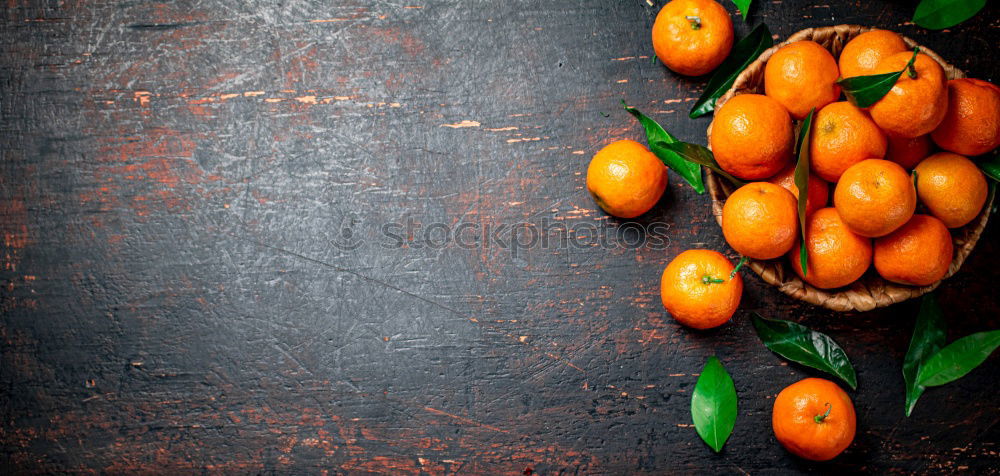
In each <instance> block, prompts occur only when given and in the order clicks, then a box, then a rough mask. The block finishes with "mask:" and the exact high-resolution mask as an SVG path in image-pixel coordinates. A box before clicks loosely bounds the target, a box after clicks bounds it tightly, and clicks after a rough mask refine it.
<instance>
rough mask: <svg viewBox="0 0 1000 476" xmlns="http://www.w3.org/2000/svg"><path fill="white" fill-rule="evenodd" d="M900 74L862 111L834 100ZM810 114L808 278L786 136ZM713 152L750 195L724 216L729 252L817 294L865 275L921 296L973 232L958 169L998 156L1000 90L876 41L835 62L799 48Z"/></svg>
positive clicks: (979, 183) (973, 193) (734, 105)
mask: <svg viewBox="0 0 1000 476" xmlns="http://www.w3.org/2000/svg"><path fill="white" fill-rule="evenodd" d="M911 59H912V62H911ZM901 70H903V71H904V74H902V75H900V76H899V79H898V80H897V81H896V83H895V85H894V86H892V89H890V90H889V92H888V93H887V94H886V95H885V96H884V97H882V98H881V99H880V100H878V101H876V102H875V103H874V104H872V105H871V106H870V107H868V108H859V107H857V106H855V105H854V104H852V103H851V102H849V101H845V100H839V99H840V95H841V89H840V86H839V85H838V79H841V78H846V77H855V76H859V75H873V74H881V73H892V72H896V71H901ZM810 111H815V114H814V116H813V118H812V122H811V130H810V131H801V132H800V134H803V133H805V134H809V137H810V140H808V141H806V142H805V143H807V144H808V146H807V147H808V150H807V151H799V154H800V155H801V154H803V153H806V154H807V156H808V160H809V169H810V170H809V172H810V176H809V181H808V186H807V189H808V197H807V200H806V211H805V222H804V230H805V239H804V248H805V253H806V260H805V262H806V263H807V264H806V267H805V269H804V268H803V266H802V260H801V259H800V252H801V250H800V246H801V243H802V242H801V241H800V239H801V238H800V234H799V233H798V230H799V226H800V223H799V215H798V213H797V198H798V189H797V187H795V185H794V180H793V179H792V175H793V172H794V170H793V167H794V164H793V162H794V156H795V151H794V150H793V149H794V143H795V137H794V134H793V130H794V128H795V124H794V121H795V120H798V119H803V118H805V117H806V116H808V115H809V113H810ZM800 127H801V125H800ZM709 142H710V146H711V148H712V151H713V153H714V154H715V158H716V160H717V161H718V163H719V166H720V167H721V168H722V169H723V170H725V171H726V172H728V173H730V174H731V175H733V176H735V177H737V178H739V179H742V180H747V181H750V183H748V184H746V185H743V186H742V187H740V188H739V189H737V190H736V191H735V192H734V193H733V194H731V195H730V196H729V198H728V199H727V200H726V203H725V206H724V207H723V212H722V231H723V235H724V236H725V238H726V241H727V242H728V243H729V245H730V246H731V247H732V248H733V249H734V250H735V251H736V252H738V253H740V254H742V255H743V256H746V257H749V258H753V259H758V260H769V259H775V258H779V257H781V256H787V257H788V259H789V262H790V264H791V266H792V269H793V270H794V271H795V272H796V273H797V274H798V275H799V277H801V278H802V279H803V280H804V281H806V282H807V283H809V284H811V285H812V286H814V287H816V288H820V289H832V288H839V287H843V286H848V285H850V284H851V283H853V282H854V281H856V280H857V279H859V278H860V277H861V276H862V275H864V274H865V273H866V272H867V271H868V269H869V268H870V267H872V265H873V264H874V268H875V271H876V272H877V273H878V274H879V275H880V276H882V277H883V278H884V279H886V280H888V281H891V282H894V283H899V284H904V285H910V286H926V285H930V284H933V283H935V282H937V281H939V280H940V279H941V278H942V277H944V275H945V274H946V273H947V272H948V268H949V266H950V264H951V262H952V254H953V251H954V250H953V245H952V237H951V233H950V232H949V228H957V227H961V226H964V225H966V224H968V223H969V222H971V221H972V220H973V219H974V218H975V217H976V216H978V214H979V212H980V211H981V209H982V207H983V205H984V203H985V202H986V199H987V182H986V178H985V176H984V175H983V173H982V172H981V171H980V170H979V168H978V167H977V166H976V164H975V163H974V162H973V161H972V160H970V159H969V158H968V157H969V156H976V155H981V154H984V153H987V152H990V151H992V150H993V149H995V148H996V147H997V146H998V145H1000V88H998V87H996V86H994V85H993V84H990V83H987V82H985V81H979V80H976V79H964V78H963V79H953V80H948V79H947V78H946V77H945V73H944V70H943V69H942V67H941V65H940V64H938V63H937V61H935V60H934V59H933V58H932V57H930V56H928V55H926V54H923V53H913V52H912V51H910V50H909V48H908V47H907V45H906V44H905V42H904V41H903V39H902V38H901V37H899V35H897V34H895V33H893V32H890V31H886V30H872V31H868V32H866V33H862V34H861V35H858V36H857V37H855V38H854V39H852V40H851V41H850V42H848V43H847V45H845V46H844V49H843V51H842V53H841V54H840V57H839V58H834V56H833V55H832V54H831V53H830V52H829V51H828V50H827V49H826V48H824V47H822V46H820V45H819V44H817V43H815V42H813V41H808V40H805V41H796V42H793V43H789V44H786V45H784V46H782V47H781V48H779V49H778V50H777V51H776V52H775V53H774V54H773V55H772V56H771V57H770V58H769V59H768V61H767V63H766V66H765V68H764V94H741V95H737V96H734V97H732V98H731V99H730V100H729V101H726V102H725V103H724V104H723V105H722V106H721V107H720V108H719V110H718V111H717V113H716V116H715V121H714V122H713V123H712V132H711V136H710V139H709ZM910 170H912V171H913V172H912V174H911V172H909V171H910ZM831 189H832V204H831V203H830V198H831V197H830V192H829V190H831ZM829 205H832V206H829ZM918 205H920V207H921V208H920V209H919V210H918Z"/></svg>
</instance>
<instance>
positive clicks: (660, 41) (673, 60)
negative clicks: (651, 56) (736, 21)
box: [653, 0, 734, 76]
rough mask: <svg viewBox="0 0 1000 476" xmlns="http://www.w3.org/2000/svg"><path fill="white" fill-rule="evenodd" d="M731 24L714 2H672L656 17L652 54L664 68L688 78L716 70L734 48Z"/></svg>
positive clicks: (724, 10)
mask: <svg viewBox="0 0 1000 476" xmlns="http://www.w3.org/2000/svg"><path fill="white" fill-rule="evenodd" d="M733 36H734V35H733V21H732V19H730V18H729V12H727V11H726V9H725V8H724V7H723V6H722V5H719V4H718V3H717V2H715V1H713V0H673V1H671V2H669V3H667V4H666V5H664V6H663V8H661V9H660V13H659V14H657V15H656V21H655V22H654V23H653V50H654V51H656V56H657V57H658V58H660V61H662V62H663V64H665V65H667V67H668V68H670V69H671V70H673V71H676V72H677V73H680V74H683V75H687V76H701V75H703V74H706V73H708V72H710V71H712V70H713V69H715V68H716V67H717V66H719V64H721V63H722V61H723V60H725V59H726V56H728V55H729V50H730V49H732V47H733Z"/></svg>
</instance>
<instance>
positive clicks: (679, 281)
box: [660, 250, 743, 329]
mask: <svg viewBox="0 0 1000 476" xmlns="http://www.w3.org/2000/svg"><path fill="white" fill-rule="evenodd" d="M733 269H734V268H733V264H732V263H730V262H729V260H728V259H726V257H725V256H722V254H721V253H719V252H717V251H712V250H687V251H685V252H683V253H681V254H679V255H677V257H675V258H674V259H673V260H672V261H671V262H670V264H668V265H667V267H666V269H664V270H663V276H662V277H661V278H660V298H661V300H662V301H663V307H664V308H666V310H667V311H668V312H670V315H672V316H673V317H674V319H676V320H677V322H680V323H681V324H683V325H685V326H688V327H693V328H695V329H709V328H712V327H718V326H721V325H723V324H725V323H726V322H727V321H729V319H730V318H731V317H733V313H735V312H736V308H737V307H738V306H739V305H740V297H742V296H743V278H742V277H741V276H740V275H739V273H733Z"/></svg>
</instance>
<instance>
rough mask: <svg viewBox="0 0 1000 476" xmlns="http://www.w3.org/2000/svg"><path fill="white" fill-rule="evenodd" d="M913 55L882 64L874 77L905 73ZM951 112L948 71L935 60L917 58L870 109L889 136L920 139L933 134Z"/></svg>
mask: <svg viewBox="0 0 1000 476" xmlns="http://www.w3.org/2000/svg"><path fill="white" fill-rule="evenodd" d="M911 57H913V53H912V52H908V51H907V52H903V53H896V54H894V55H892V56H889V57H887V58H885V59H883V60H882V61H880V62H879V64H878V67H876V68H875V72H874V74H882V73H893V72H896V71H900V70H902V69H903V68H904V67H906V64H907V63H908V62H909V61H910V58H911ZM947 110H948V87H947V78H946V77H945V74H944V69H942V68H941V65H940V64H938V62H937V61H934V58H931V57H930V56H927V55H925V54H923V53H918V54H917V59H916V61H915V62H914V63H913V66H912V67H910V68H907V70H906V72H904V73H903V74H902V75H901V76H900V77H899V79H898V80H897V81H896V84H895V85H894V86H893V87H892V89H890V90H889V92H888V93H887V94H886V95H885V96H884V97H882V99H879V100H878V101H877V102H876V103H875V104H872V106H871V107H870V108H868V112H869V113H871V116H872V120H874V121H875V123H876V124H878V126H879V127H881V128H882V130H883V131H885V132H886V134H888V135H891V136H897V137H917V136H921V135H924V134H928V133H930V132H931V131H933V130H934V129H935V128H937V126H938V125H939V124H941V121H942V120H943V119H944V115H945V113H946V112H947Z"/></svg>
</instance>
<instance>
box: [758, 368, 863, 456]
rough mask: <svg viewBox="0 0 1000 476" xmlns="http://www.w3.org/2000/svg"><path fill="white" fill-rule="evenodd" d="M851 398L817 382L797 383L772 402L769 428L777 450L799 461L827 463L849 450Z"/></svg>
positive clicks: (853, 418) (834, 386) (831, 385)
mask: <svg viewBox="0 0 1000 476" xmlns="http://www.w3.org/2000/svg"><path fill="white" fill-rule="evenodd" d="M856 418H857V416H856V415H855V413H854V404H853V403H851V397H849V396H848V395H847V392H844V390H843V389H842V388H840V386H839V385H837V384H835V383H833V382H831V381H829V380H826V379H821V378H807V379H804V380H799V381H798V382H795V383H793V384H791V385H789V386H787V387H785V389H784V390H782V391H781V393H779V394H778V396H777V397H775V399H774V410H773V411H772V412H771V426H772V427H773V428H774V436H775V437H776V438H778V442H779V443H781V446H784V447H785V449H786V450H788V451H789V452H790V453H792V454H794V455H795V456H798V457H800V458H805V459H808V460H812V461H829V460H831V459H833V458H835V457H837V455H839V454H840V453H842V452H843V451H844V450H846V449H847V447H848V446H851V442H852V441H854V432H855V431H856V430H857V419H856Z"/></svg>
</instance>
